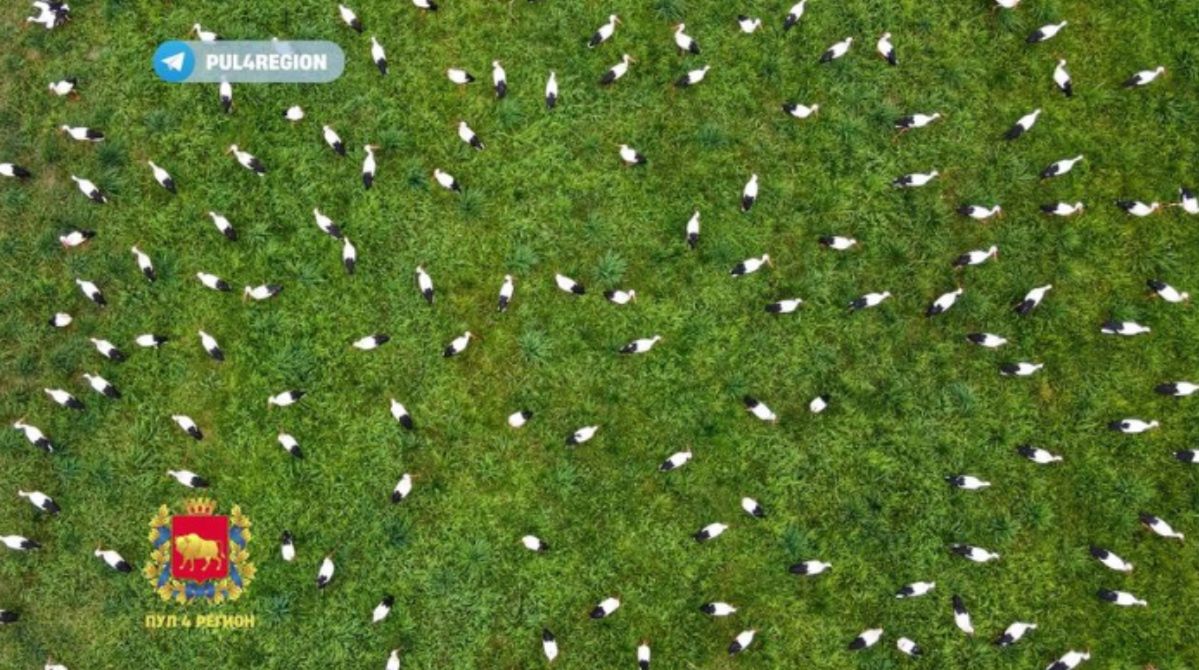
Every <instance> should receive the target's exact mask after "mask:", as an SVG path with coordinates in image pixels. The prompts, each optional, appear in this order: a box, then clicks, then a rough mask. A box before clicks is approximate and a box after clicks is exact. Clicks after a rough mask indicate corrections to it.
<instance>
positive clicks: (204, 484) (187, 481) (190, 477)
mask: <svg viewBox="0 0 1199 670" xmlns="http://www.w3.org/2000/svg"><path fill="white" fill-rule="evenodd" d="M167 475H168V476H169V477H171V478H173V479H174V480H175V481H177V482H179V483H180V484H182V485H184V486H186V487H187V488H189V489H206V488H208V480H207V479H204V478H203V477H201V476H200V475H197V474H196V473H194V472H192V471H191V470H167Z"/></svg>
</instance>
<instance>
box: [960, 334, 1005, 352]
mask: <svg viewBox="0 0 1199 670" xmlns="http://www.w3.org/2000/svg"><path fill="white" fill-rule="evenodd" d="M966 341H967V342H971V343H973V344H977V345H978V346H980V347H983V348H984V349H998V348H999V347H1002V346H1003V345H1005V344H1007V338H1006V337H1001V336H999V335H996V334H994V333H969V334H967V335H966Z"/></svg>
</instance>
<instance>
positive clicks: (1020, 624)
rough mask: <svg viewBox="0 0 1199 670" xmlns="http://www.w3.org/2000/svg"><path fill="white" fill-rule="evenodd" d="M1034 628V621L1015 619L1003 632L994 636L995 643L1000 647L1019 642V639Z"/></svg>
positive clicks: (1035, 625)
mask: <svg viewBox="0 0 1199 670" xmlns="http://www.w3.org/2000/svg"><path fill="white" fill-rule="evenodd" d="M1036 628H1037V624H1035V623H1027V622H1024V621H1016V622H1014V623H1012V624H1011V625H1010V626H1008V627H1007V628H1006V629H1004V631H1003V634H1001V635H1000V636H999V637H998V638H996V640H995V644H996V645H997V646H1000V647H1007V646H1009V645H1013V644H1015V643H1017V642H1019V641H1020V639H1021V638H1023V637H1024V635H1025V634H1026V633H1028V631H1030V630H1036Z"/></svg>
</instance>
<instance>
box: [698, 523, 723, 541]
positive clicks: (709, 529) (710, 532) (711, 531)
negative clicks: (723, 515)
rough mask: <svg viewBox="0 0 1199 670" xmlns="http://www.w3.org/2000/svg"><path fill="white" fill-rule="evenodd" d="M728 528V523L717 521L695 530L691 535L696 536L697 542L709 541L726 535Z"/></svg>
mask: <svg viewBox="0 0 1199 670" xmlns="http://www.w3.org/2000/svg"><path fill="white" fill-rule="evenodd" d="M728 529H729V527H728V524H724V523H720V522H719V521H717V522H715V523H710V524H708V525H706V526H704V527H703V528H700V529H699V530H697V531H695V532H694V533H692V534H691V537H693V538H695V541H696V542H707V541H708V540H712V539H715V538H718V537H720V536H721V535H724V531H726V530H728Z"/></svg>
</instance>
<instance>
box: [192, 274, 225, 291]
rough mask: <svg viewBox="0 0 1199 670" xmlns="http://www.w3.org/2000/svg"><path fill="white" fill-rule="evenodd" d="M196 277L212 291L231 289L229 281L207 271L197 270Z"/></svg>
mask: <svg viewBox="0 0 1199 670" xmlns="http://www.w3.org/2000/svg"><path fill="white" fill-rule="evenodd" d="M196 279H198V280H200V283H201V284H203V285H204V286H206V287H208V288H210V289H212V290H214V291H231V290H233V289H232V287H231V286H229V282H227V281H225V280H224V279H221V278H220V277H218V276H216V275H214V274H211V273H208V272H197V273H196Z"/></svg>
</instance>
